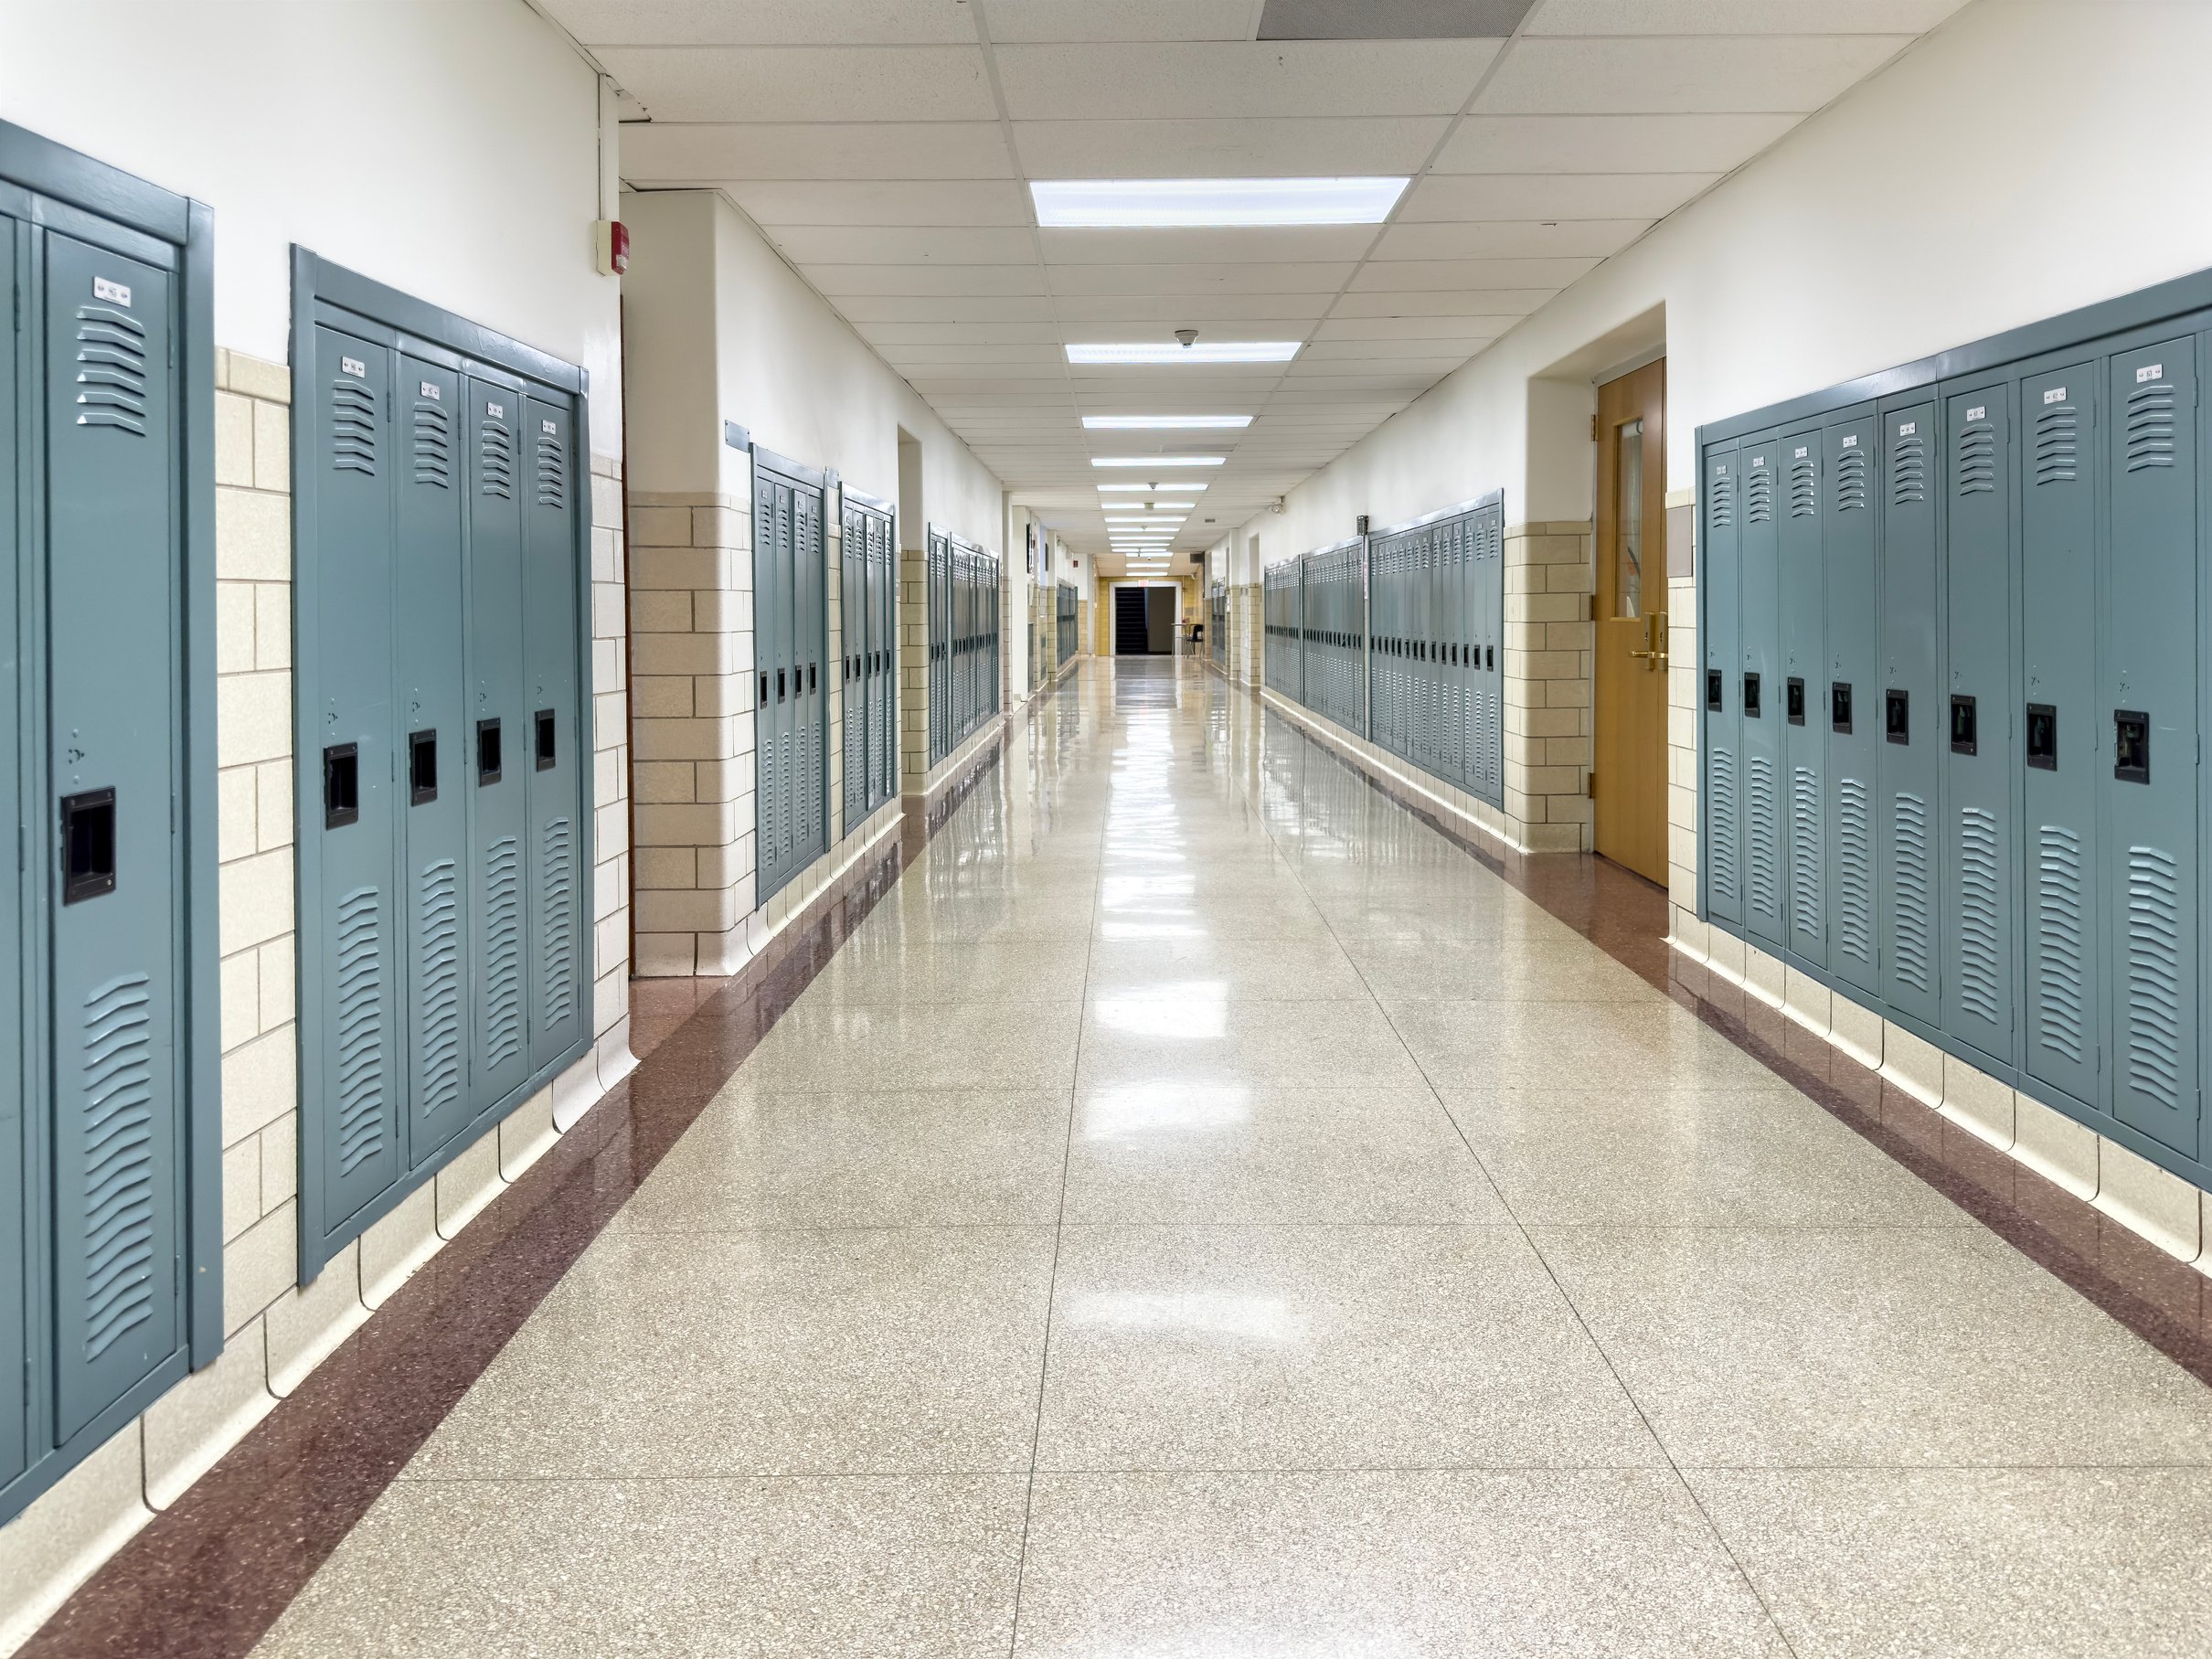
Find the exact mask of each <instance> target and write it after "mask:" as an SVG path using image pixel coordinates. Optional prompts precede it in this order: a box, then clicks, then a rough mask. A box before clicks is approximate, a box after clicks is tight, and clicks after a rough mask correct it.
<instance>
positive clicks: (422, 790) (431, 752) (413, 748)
mask: <svg viewBox="0 0 2212 1659" xmlns="http://www.w3.org/2000/svg"><path fill="white" fill-rule="evenodd" d="M407 798H408V801H409V804H411V805H414V806H427V805H428V804H429V803H431V802H432V801H435V800H436V799H437V798H438V734H437V732H435V731H410V732H409V733H408V734H407Z"/></svg>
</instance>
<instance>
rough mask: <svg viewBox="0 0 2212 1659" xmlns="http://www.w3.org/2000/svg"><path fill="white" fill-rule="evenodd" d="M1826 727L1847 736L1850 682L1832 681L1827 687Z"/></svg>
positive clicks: (1849, 726)
mask: <svg viewBox="0 0 2212 1659" xmlns="http://www.w3.org/2000/svg"><path fill="white" fill-rule="evenodd" d="M1828 727H1829V729H1830V730H1832V731H1839V732H1842V733H1844V734H1845V736H1848V735H1849V734H1850V731H1851V682H1850V681H1849V680H1832V681H1830V682H1829V685H1828Z"/></svg>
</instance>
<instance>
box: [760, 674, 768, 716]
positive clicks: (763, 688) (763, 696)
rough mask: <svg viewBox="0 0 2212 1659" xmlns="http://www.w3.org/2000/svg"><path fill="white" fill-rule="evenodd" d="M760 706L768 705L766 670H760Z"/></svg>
mask: <svg viewBox="0 0 2212 1659" xmlns="http://www.w3.org/2000/svg"><path fill="white" fill-rule="evenodd" d="M760 707H763V708H766V707H768V670H767V669H765V668H763V669H762V670H760Z"/></svg>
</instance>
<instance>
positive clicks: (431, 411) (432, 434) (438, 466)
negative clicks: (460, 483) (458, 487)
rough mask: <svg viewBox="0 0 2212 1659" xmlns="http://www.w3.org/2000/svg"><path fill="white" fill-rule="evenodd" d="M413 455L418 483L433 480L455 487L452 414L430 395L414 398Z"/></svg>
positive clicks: (443, 486) (441, 485) (444, 486)
mask: <svg viewBox="0 0 2212 1659" xmlns="http://www.w3.org/2000/svg"><path fill="white" fill-rule="evenodd" d="M410 430H411V431H412V433H413V443H412V446H411V447H412V448H413V451H414V453H413V456H412V459H413V461H414V465H415V482H416V483H417V484H434V485H436V486H437V487H438V488H439V489H441V490H450V489H452V487H453V418H452V416H451V415H449V414H447V413H446V412H445V406H444V405H443V404H442V403H432V402H431V400H430V399H428V398H420V399H416V402H415V420H414V425H413V427H412V428H411V429H410Z"/></svg>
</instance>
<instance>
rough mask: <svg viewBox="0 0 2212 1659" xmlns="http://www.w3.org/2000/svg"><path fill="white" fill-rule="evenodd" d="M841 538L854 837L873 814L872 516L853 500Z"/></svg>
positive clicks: (842, 679)
mask: <svg viewBox="0 0 2212 1659" xmlns="http://www.w3.org/2000/svg"><path fill="white" fill-rule="evenodd" d="M839 519H840V524H839V534H838V537H837V683H838V687H839V691H838V696H839V699H840V702H841V704H842V710H843V718H842V720H841V723H840V729H839V732H838V752H839V753H840V754H841V755H842V756H843V757H844V769H845V771H844V778H845V786H844V790H843V792H842V799H841V802H840V808H841V810H842V811H843V813H844V832H845V834H846V835H851V834H852V833H853V831H854V830H856V828H858V827H859V825H860V822H861V820H862V819H864V818H866V817H867V814H868V807H869V804H870V802H869V793H868V786H869V777H868V760H869V751H868V697H867V694H868V687H869V685H870V684H871V680H872V676H871V675H870V674H869V672H868V665H867V591H868V580H867V579H868V553H867V536H868V530H867V514H866V513H865V512H864V511H863V510H862V509H861V508H859V507H857V506H856V505H854V504H853V503H852V502H851V501H849V500H845V501H841V503H840V505H839Z"/></svg>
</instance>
